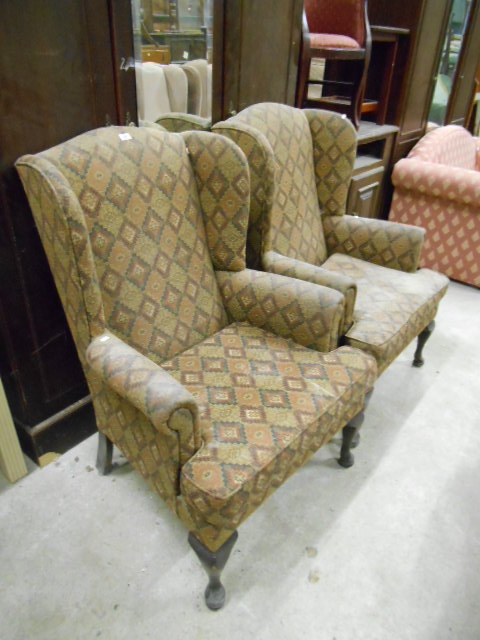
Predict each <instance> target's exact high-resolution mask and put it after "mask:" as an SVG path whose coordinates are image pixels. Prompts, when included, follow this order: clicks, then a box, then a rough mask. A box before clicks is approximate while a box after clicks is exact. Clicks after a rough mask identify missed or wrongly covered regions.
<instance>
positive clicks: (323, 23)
mask: <svg viewBox="0 0 480 640" xmlns="http://www.w3.org/2000/svg"><path fill="white" fill-rule="evenodd" d="M364 6H365V0H335V2H332V0H305V13H306V15H307V21H308V29H309V31H310V32H311V33H331V34H338V35H345V36H349V37H350V38H353V39H354V40H356V41H357V42H358V44H359V45H360V46H361V47H364V46H365V18H364Z"/></svg>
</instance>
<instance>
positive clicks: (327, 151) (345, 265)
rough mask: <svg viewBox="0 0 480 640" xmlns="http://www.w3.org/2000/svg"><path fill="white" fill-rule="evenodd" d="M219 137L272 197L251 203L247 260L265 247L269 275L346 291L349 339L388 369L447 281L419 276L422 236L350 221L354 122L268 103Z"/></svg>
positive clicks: (425, 321) (223, 126)
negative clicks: (238, 151)
mask: <svg viewBox="0 0 480 640" xmlns="http://www.w3.org/2000/svg"><path fill="white" fill-rule="evenodd" d="M213 130H214V131H216V132H218V133H221V134H223V135H225V136H227V137H229V138H231V139H232V140H234V141H235V142H236V143H237V144H239V145H240V146H241V147H242V149H243V151H244V152H245V155H246V157H247V160H248V162H249V165H250V173H251V176H252V189H253V185H254V184H255V185H256V187H255V188H256V189H257V190H259V189H260V187H259V183H260V181H263V187H262V193H267V194H269V196H268V198H266V197H263V198H252V201H251V209H252V218H253V220H254V222H253V224H254V225H255V229H256V230H255V234H254V235H253V236H252V235H251V234H249V236H248V238H249V242H251V241H252V238H255V244H254V246H251V247H250V248H248V247H247V256H249V255H250V254H251V253H252V252H254V251H258V249H259V248H260V257H261V261H262V264H263V267H264V268H265V270H267V271H270V272H272V273H277V274H282V275H288V276H290V277H294V278H299V279H302V280H304V281H308V282H312V283H317V284H319V285H323V286H327V287H332V288H334V289H336V290H337V291H338V292H340V293H341V294H342V295H343V296H344V299H345V316H344V321H343V324H342V327H341V331H342V332H343V333H344V340H345V342H346V343H347V344H351V345H355V346H359V347H361V348H362V349H365V350H366V351H368V352H370V353H372V354H374V355H375V357H376V359H377V364H378V370H379V372H382V371H383V370H384V369H385V368H386V367H387V366H388V365H389V364H390V363H391V362H392V361H393V359H394V358H395V357H396V356H397V355H398V354H399V353H400V351H402V350H403V348H404V347H406V346H407V344H408V343H409V342H410V341H411V340H412V339H413V338H414V337H415V336H416V335H418V334H419V333H420V332H421V331H423V329H424V328H425V327H426V326H428V325H429V324H430V323H431V322H432V320H433V318H434V317H435V314H436V311H437V308H438V304H439V302H440V299H441V298H442V297H443V295H444V294H445V292H446V289H447V284H448V280H447V279H446V278H445V277H443V276H440V275H439V274H437V273H434V272H432V271H429V270H425V269H424V270H421V271H417V263H418V258H419V256H420V252H421V249H422V243H423V238H424V233H425V232H424V231H423V230H422V229H419V228H416V227H413V226H408V225H404V224H392V223H391V222H386V221H384V220H375V219H367V218H358V217H354V216H349V215H346V214H345V209H346V201H347V195H348V187H349V184H350V178H351V175H352V170H353V163H354V160H355V153H356V133H355V130H354V128H353V127H352V125H351V124H350V123H349V122H348V121H347V120H346V119H345V118H342V117H341V116H340V115H338V114H335V113H331V112H329V111H321V110H311V109H307V110H299V109H294V108H293V107H288V106H286V105H280V104H270V103H265V104H258V105H253V106H252V107H249V108H247V109H245V111H242V112H241V113H239V114H238V115H236V116H234V117H233V118H231V119H229V120H227V121H225V122H221V123H218V124H216V125H215V126H214V127H213ZM242 130H243V131H244V133H243V135H241V133H240V132H241V131H242ZM245 141H248V144H245ZM257 158H262V162H260V163H259V162H258V161H257ZM267 165H268V166H269V169H268V170H266V166H267ZM255 173H257V177H256V178H255V177H254V176H255ZM251 224H252V223H251ZM257 260H258V258H257ZM413 291H414V292H415V295H412V292H413Z"/></svg>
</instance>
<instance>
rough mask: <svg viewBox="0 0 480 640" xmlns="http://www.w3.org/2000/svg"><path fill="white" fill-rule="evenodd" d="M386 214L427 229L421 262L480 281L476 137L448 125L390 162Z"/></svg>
mask: <svg viewBox="0 0 480 640" xmlns="http://www.w3.org/2000/svg"><path fill="white" fill-rule="evenodd" d="M392 182H393V185H394V187H395V191H394V195H393V202H392V208H391V212H390V220H394V221H396V222H404V223H406V224H413V225H417V226H420V227H424V228H425V229H426V237H425V242H424V246H423V251H422V255H421V258H420V265H421V266H423V267H429V268H431V269H434V270H436V271H441V272H442V273H444V274H446V275H447V276H449V277H450V278H453V279H454V280H459V281H461V282H465V283H468V284H471V285H474V286H476V287H480V138H475V137H473V136H472V135H470V133H469V132H468V131H467V130H466V129H464V128H463V127H459V126H456V125H448V126H446V127H439V128H438V129H434V130H433V131H431V132H429V133H428V134H427V135H425V136H424V137H423V138H422V139H421V140H420V141H419V142H418V143H417V144H416V145H415V147H414V148H413V149H412V151H411V152H410V153H409V155H408V156H407V157H406V158H403V159H402V160H400V161H399V162H397V164H396V165H395V168H394V171H393V175H392Z"/></svg>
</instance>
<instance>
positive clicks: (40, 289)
mask: <svg viewBox="0 0 480 640" xmlns="http://www.w3.org/2000/svg"><path fill="white" fill-rule="evenodd" d="M127 8H128V12H127V11H126V9H127ZM117 10H119V11H120V17H119V18H118V21H117V22H115V21H113V22H112V20H113V18H114V17H115V15H116V13H115V12H116V11H117ZM122 11H123V13H122ZM128 16H130V3H129V1H128V0H119V1H118V2H116V3H114V2H113V0H44V1H43V2H38V1H36V0H23V1H22V2H19V1H12V2H2V3H0V39H1V42H2V56H1V57H0V86H1V88H2V89H1V92H0V140H1V155H0V336H1V338H0V339H1V341H2V347H3V348H2V350H1V351H0V374H1V375H2V378H3V382H4V386H5V390H6V393H7V398H8V401H9V405H10V408H11V411H12V414H13V417H14V421H15V423H16V425H17V428H19V429H21V430H22V433H21V434H20V435H21V439H22V441H23V442H24V443H25V442H26V438H27V436H28V437H30V436H32V434H33V433H35V430H36V429H37V431H38V432H39V429H38V426H39V425H44V427H45V428H47V427H48V426H49V424H50V422H51V420H52V418H53V417H55V416H56V417H58V416H60V417H61V416H62V415H63V413H64V412H65V411H66V412H67V413H68V411H69V407H71V406H74V405H76V403H77V402H78V401H79V400H81V399H83V398H85V396H87V395H88V388H87V385H86V382H85V379H84V376H83V373H82V371H81V367H80V364H79V361H78V357H77V354H76V350H75V348H74V345H73V341H72V338H71V335H70V332H69V330H68V327H67V324H66V320H65V316H64V313H63V310H62V308H61V304H60V301H59V298H58V295H57V292H56V290H55V286H54V283H53V278H52V275H51V273H50V270H49V267H48V264H47V261H46V258H45V255H44V252H43V248H42V246H41V243H40V240H39V237H38V233H37V230H36V227H35V224H34V221H33V217H32V215H31V212H30V209H29V206H28V203H27V200H26V197H25V195H24V192H23V189H22V187H21V184H20V180H19V178H18V175H17V173H16V171H15V169H14V166H13V163H14V162H15V160H16V159H17V158H18V157H19V156H21V155H23V154H25V153H36V152H38V151H41V150H43V149H46V148H48V147H51V146H54V145H55V144H58V143H59V142H62V141H64V140H67V139H69V138H72V137H74V136H75V135H78V134H79V133H81V132H83V131H86V130H89V129H93V128H96V127H98V126H102V125H105V123H106V122H107V121H110V122H112V123H115V122H118V121H124V113H125V112H124V111H122V107H121V106H119V105H118V103H117V99H118V100H124V99H125V98H124V96H126V95H128V90H127V89H125V88H123V89H122V88H121V87H119V86H116V77H115V74H114V73H113V59H114V55H113V53H112V46H111V41H112V37H113V38H115V37H116V35H115V30H116V31H117V32H118V33H117V36H118V39H121V36H122V33H123V32H125V29H126V24H127V22H128ZM122 19H123V22H122ZM122 25H123V26H122ZM129 38H130V40H131V38H132V30H131V18H130V27H129ZM119 47H120V45H118V46H117V48H116V49H115V51H119ZM125 75H126V74H125ZM132 80H133V86H134V78H133V77H132ZM135 110H136V107H135V103H134V106H133V109H132V119H133V118H135V117H136V113H135ZM55 419H57V418H55ZM59 419H60V418H59ZM71 422H72V424H74V423H75V420H73V421H71ZM44 427H42V428H41V429H40V431H42V432H44V431H45V429H44ZM92 427H94V425H93V424H92ZM72 428H73V427H72ZM43 435H45V433H43ZM83 435H84V434H83ZM32 437H33V436H32ZM27 439H28V438H27ZM73 439H75V438H73ZM77 441H78V440H77ZM33 453H34V454H35V447H33ZM37 453H38V451H37Z"/></svg>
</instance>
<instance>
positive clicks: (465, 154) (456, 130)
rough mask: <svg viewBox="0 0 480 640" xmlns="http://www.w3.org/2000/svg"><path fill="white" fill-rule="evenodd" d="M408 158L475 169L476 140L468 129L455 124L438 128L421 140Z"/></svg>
mask: <svg viewBox="0 0 480 640" xmlns="http://www.w3.org/2000/svg"><path fill="white" fill-rule="evenodd" d="M408 157H409V158H415V160H423V161H425V162H435V163H437V164H445V165H448V166H450V167H459V168H461V169H475V168H476V142H475V138H473V137H472V135H471V134H470V133H469V132H468V131H467V130H466V129H464V128H463V127H459V126H457V125H454V124H451V125H448V126H446V127H438V129H434V130H433V131H430V132H429V133H427V135H426V136H424V137H423V138H422V139H421V140H419V142H418V143H417V144H416V145H415V147H414V148H413V149H412V150H411V151H410V153H409V154H408Z"/></svg>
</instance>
